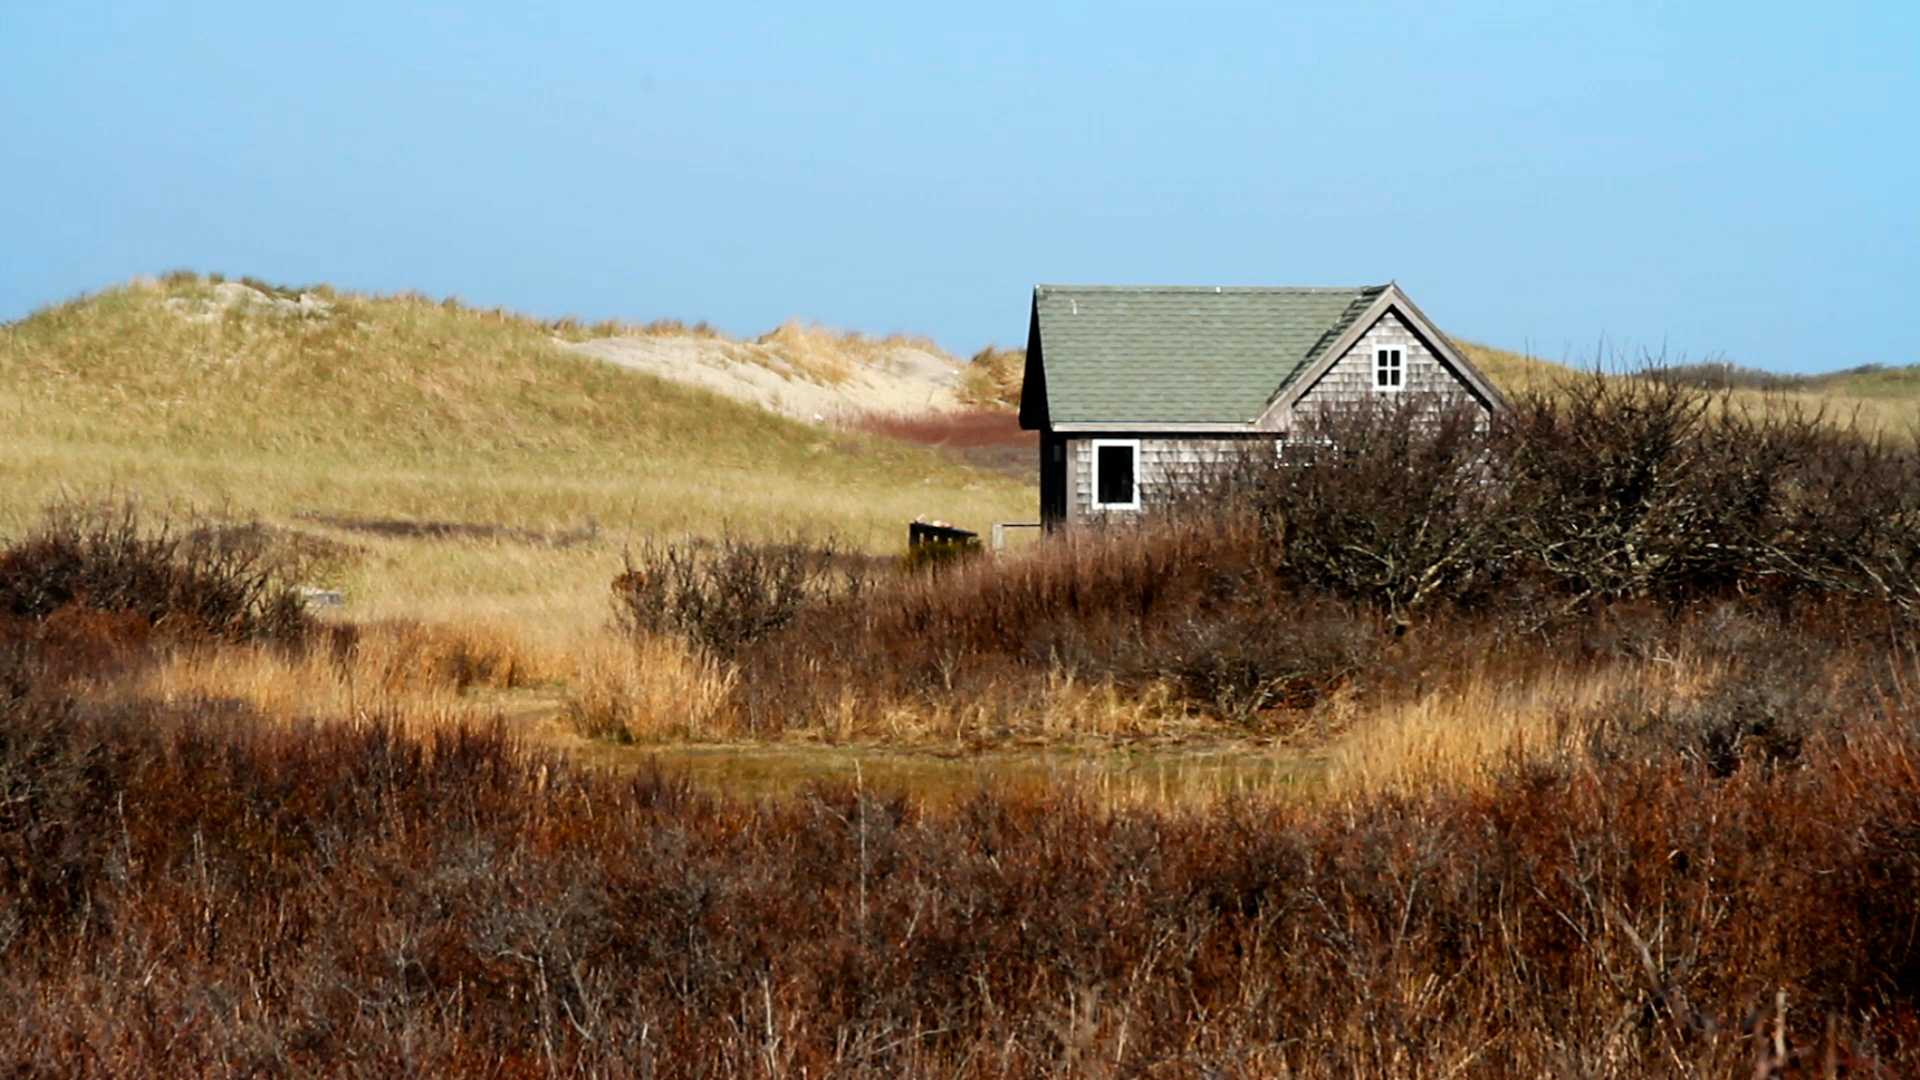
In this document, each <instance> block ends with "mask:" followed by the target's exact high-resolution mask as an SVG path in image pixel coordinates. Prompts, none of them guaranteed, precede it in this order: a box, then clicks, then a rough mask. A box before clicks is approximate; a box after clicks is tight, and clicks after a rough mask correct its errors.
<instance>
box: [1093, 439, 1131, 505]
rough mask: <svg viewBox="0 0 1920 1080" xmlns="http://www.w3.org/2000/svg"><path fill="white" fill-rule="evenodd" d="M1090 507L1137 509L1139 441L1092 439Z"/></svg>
mask: <svg viewBox="0 0 1920 1080" xmlns="http://www.w3.org/2000/svg"><path fill="white" fill-rule="evenodd" d="M1093 508H1094V509H1095V510H1138V509H1140V440H1139V439H1095V440H1093Z"/></svg>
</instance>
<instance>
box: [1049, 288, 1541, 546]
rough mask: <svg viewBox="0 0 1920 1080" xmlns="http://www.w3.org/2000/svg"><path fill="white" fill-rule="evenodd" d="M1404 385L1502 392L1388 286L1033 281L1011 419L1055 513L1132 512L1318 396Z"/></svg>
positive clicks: (1287, 428)
mask: <svg viewBox="0 0 1920 1080" xmlns="http://www.w3.org/2000/svg"><path fill="white" fill-rule="evenodd" d="M1409 393H1412V394H1421V395H1424V396H1425V398H1426V400H1430V401H1432V402H1434V403H1435V405H1436V406H1444V405H1450V404H1453V403H1457V402H1463V401H1470V402H1472V403H1473V404H1474V405H1476V406H1477V407H1479V408H1481V409H1484V410H1486V411H1487V412H1488V413H1489V414H1491V413H1493V412H1495V411H1498V410H1504V409H1506V408H1507V407H1508V406H1507V402H1506V399H1505V398H1504V397H1502V396H1501V394H1500V391H1499V390H1497V389H1495V387H1494V386H1493V384H1492V383H1491V382H1489V381H1487V378H1486V377H1485V376H1484V375H1482V374H1481V373H1480V372H1479V371H1478V370H1476V369H1475V368H1474V366H1473V365H1472V364H1471V363H1469V362H1468V360H1467V358H1466V357H1465V356H1464V355H1462V354H1461V352H1460V350H1459V349H1457V348H1455V347H1454V345H1453V343H1452V342H1450V341H1448V340H1447V338H1446V335H1444V334H1442V333H1441V332H1440V330H1439V328H1438V327H1436V326H1434V325H1433V323H1432V321H1431V320H1429V319H1428V318H1427V317H1426V315H1425V314H1423V313H1422V312H1421V311H1420V309H1419V308H1417V307H1415V306H1414V304H1413V301H1411V300H1409V299H1408V298H1407V295H1406V294H1405V293H1404V292H1402V291H1401V290H1400V287H1399V286H1398V285H1394V284H1391V283H1389V284H1386V285H1375V286H1368V287H1364V288H1231V287H1212V286H1206V287H1116V286H1061V285H1041V286H1038V287H1036V288H1035V289H1034V290H1033V311H1032V315H1031V318H1030V320H1029V322H1028V328H1027V367H1026V382H1025V385H1024V387H1023V389H1022V391H1021V398H1020V426H1021V427H1022V428H1025V429H1027V430H1029V431H1038V432H1040V516H1041V519H1042V520H1043V521H1044V522H1045V523H1046V524H1047V526H1048V527H1049V528H1056V527H1060V526H1063V525H1064V526H1072V525H1076V524H1083V523H1086V522H1090V521H1094V520H1098V519H1102V518H1112V517H1122V518H1125V517H1132V516H1134V515H1137V514H1138V513H1139V512H1140V510H1141V508H1142V507H1143V506H1148V505H1151V504H1152V502H1153V501H1154V499H1155V498H1156V497H1157V496H1164V495H1166V494H1169V493H1171V490H1172V487H1173V485H1177V484H1178V483H1180V478H1181V477H1182V476H1183V475H1185V476H1191V475H1193V474H1194V473H1195V471H1196V469H1197V468H1198V467H1201V466H1204V465H1205V464H1206V463H1208V462H1211V461H1218V460H1221V459H1222V458H1223V457H1224V456H1226V455H1228V454H1233V453H1241V452H1244V451H1245V450H1246V449H1247V448H1248V444H1249V442H1264V443H1270V444H1274V445H1276V448H1277V449H1281V450H1282V451H1283V450H1284V444H1285V442H1286V440H1287V439H1288V438H1289V436H1290V435H1294V434H1295V433H1296V432H1298V431H1300V430H1301V429H1303V428H1304V426H1305V421H1306V420H1307V419H1308V418H1309V417H1311V416H1313V415H1315V414H1317V413H1319V412H1321V411H1323V410H1327V409H1335V408H1339V407H1342V406H1352V405H1355V404H1359V403H1364V402H1369V401H1384V400H1387V398H1386V395H1398V394H1409ZM1296 437H1297V436H1296Z"/></svg>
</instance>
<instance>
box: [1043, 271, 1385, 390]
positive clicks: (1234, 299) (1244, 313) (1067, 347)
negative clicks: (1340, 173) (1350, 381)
mask: <svg viewBox="0 0 1920 1080" xmlns="http://www.w3.org/2000/svg"><path fill="white" fill-rule="evenodd" d="M1386 289H1387V286H1385V285H1375V286H1367V287H1361V288H1332V289H1329V288H1229V287H1220V288H1215V287H1212V286H1202V287H1124V286H1104V285H1102V286H1087V285H1072V286H1064V285H1041V286H1039V287H1037V288H1035V289H1034V290H1033V320H1032V330H1031V336H1032V340H1031V341H1029V342H1028V349H1029V351H1030V360H1032V359H1039V357H1036V356H1032V355H1031V354H1032V353H1044V365H1045V374H1044V379H1045V393H1046V409H1047V415H1048V418H1049V421H1050V422H1051V423H1053V424H1062V423H1067V424H1075V423H1096V422H1097V423H1111V424H1158V423H1200V424H1246V423H1250V422H1252V421H1253V420H1255V419H1256V418H1258V417H1259V416H1260V415H1261V414H1262V413H1263V412H1264V411H1265V410H1266V407H1267V405H1268V404H1269V403H1270V402H1271V401H1272V400H1273V399H1274V398H1275V397H1276V396H1277V395H1278V394H1279V393H1281V392H1282V391H1283V390H1285V389H1286V388H1287V387H1288V385H1289V384H1290V383H1292V381H1293V380H1294V379H1296V378H1297V377H1298V376H1299V375H1300V373H1301V372H1303V371H1306V370H1307V369H1308V368H1309V367H1311V366H1312V365H1313V362H1314V360H1315V359H1317V358H1318V357H1319V356H1320V355H1321V353H1322V352H1323V351H1324V350H1325V349H1326V348H1327V346H1328V345H1330V344H1332V343H1333V342H1334V341H1335V340H1336V339H1337V338H1339V337H1340V336H1341V334H1342V333H1344V332H1345V331H1346V330H1347V329H1348V328H1349V327H1350V326H1351V325H1352V324H1353V322H1354V320H1356V319H1358V318H1359V317H1360V316H1361V314H1362V313H1364V312H1365V311H1366V310H1367V308H1368V307H1369V305H1371V304H1372V302H1373V301H1374V300H1375V299H1376V298H1377V297H1379V295H1380V294H1381V293H1382V292H1384V291H1385V290H1386Z"/></svg>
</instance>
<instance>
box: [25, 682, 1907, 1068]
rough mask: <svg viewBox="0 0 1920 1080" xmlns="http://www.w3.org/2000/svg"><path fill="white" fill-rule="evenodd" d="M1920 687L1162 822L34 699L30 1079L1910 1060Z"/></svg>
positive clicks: (1077, 808)
mask: <svg viewBox="0 0 1920 1080" xmlns="http://www.w3.org/2000/svg"><path fill="white" fill-rule="evenodd" d="M1914 708H1915V702H1914V700H1913V698H1912V697H1911V695H1909V696H1908V697H1906V698H1904V699H1902V700H1900V701H1898V702H1894V703H1890V705H1889V710H1888V711H1887V712H1886V713H1885V714H1884V715H1882V716H1881V717H1879V718H1868V719H1861V720H1860V721H1858V722H1857V723H1855V724H1854V725H1853V726H1852V727H1851V728H1850V730H1848V731H1847V732H1846V733H1845V734H1844V736H1842V735H1839V734H1838V733H1834V732H1828V733H1824V734H1820V735H1817V736H1816V737H1814V738H1812V739H1810V740H1809V741H1808V743H1807V745H1806V746H1805V747H1804V748H1803V750H1802V752H1801V753H1800V754H1799V756H1798V758H1797V759H1796V760H1795V762H1794V765H1793V767H1792V768H1761V767H1740V768H1735V769H1732V770H1730V771H1727V772H1726V773H1725V775H1720V770H1718V769H1716V768H1714V767H1712V766H1711V764H1710V763H1705V762H1697V761H1693V760H1689V759H1688V758H1687V757H1685V756H1682V755H1671V754H1668V755H1659V756H1654V757H1648V756H1644V755H1634V756H1630V757H1618V758H1613V759H1608V760H1601V761H1598V762H1596V763H1594V764H1593V765H1592V766H1590V767H1585V768H1534V769H1527V770H1519V771H1514V772H1512V773H1510V774H1508V775H1507V776H1506V777H1505V778H1504V779H1502V780H1501V781H1499V782H1498V783H1496V784H1495V785H1493V786H1491V787H1490V788H1487V789H1485V790H1481V791H1478V792H1476V793H1472V794H1457V795H1448V794H1438V793H1436V794H1428V795H1423V796H1419V797H1396V798H1386V799H1379V800H1375V801H1372V802H1367V803H1362V804H1355V805H1349V806H1320V807H1315V806H1311V805H1298V804H1295V805H1285V804H1282V805H1270V804H1262V803H1242V804H1232V805H1226V806H1222V807H1218V808H1215V809H1212V810H1208V811H1204V812H1203V811H1193V812H1185V813H1172V812H1151V811H1145V810H1113V809H1102V808H1100V807H1099V806H1098V805H1097V804H1095V803H1092V802H1088V801H1083V800H1082V799H1081V798H1079V797H1078V796H1076V795H1075V794H1074V793H1072V792H1071V791H1068V792H1060V793H1056V794H1053V795H1050V796H1046V797H1033V796H1027V797H1006V796H996V795H993V794H988V793H982V794H980V795H979V796H977V797H975V798H973V799H971V800H968V801H964V802H962V803H960V804H958V805H956V806H953V807H951V808H947V809H933V808H928V807H924V806H921V805H919V804H917V803H916V802H914V801H913V800H911V799H906V798H899V797H888V798H876V797H874V796H873V795H872V794H871V793H869V792H865V791H862V790H860V789H858V788H852V787H846V786H825V787H820V788H816V789H814V790H812V791H811V792H809V793H807V794H806V795H804V796H802V797H799V798H796V799H792V800H786V801H780V802H775V801H767V802H762V803H759V804H757V805H751V806H749V805H745V804H741V803H735V802H730V801H726V800H722V799H717V798H713V797H708V796H704V795H700V794H698V793H696V792H695V791H694V790H692V789H690V788H689V787H687V786H686V785H685V784H684V783H682V782H680V781H675V780H670V779H666V778H663V777H661V776H659V775H655V774H644V773H643V774H642V775H640V776H638V777H633V778H620V777H616V776H612V775H608V774H604V773H592V772H586V771H576V770H574V769H571V768H569V767H568V766H567V765H566V763H565V762H563V761H561V760H557V759H550V758H545V757H542V756H539V755H530V754H527V753H525V752H523V751H520V750H517V749H515V748H514V747H513V745H512V744H511V743H510V742H509V741H508V740H507V739H506V737H505V736H504V735H503V734H502V732H501V731H499V730H493V731H480V732H476V731H471V730H442V731H441V732H440V733H439V734H436V735H434V736H432V737H430V738H421V737H417V736H408V735H405V734H403V733H402V732H401V731H400V730H399V728H398V727H396V726H389V725H387V724H384V723H379V722H372V723H363V724H361V725H358V726H329V727H316V728H312V729H306V730H299V729H293V730H288V729H275V730H271V731H268V730H262V729H260V728H258V727H257V726H254V725H252V724H251V723H250V722H249V721H248V719H247V718H246V717H243V716H236V717H231V718H228V719H225V720H222V719H221V718H220V717H218V716H215V715H211V714H210V713H209V711H208V710H207V709H206V708H205V707H199V708H198V709H197V710H196V712H195V714H194V715H191V716H179V715H171V716H170V715H167V714H166V712H165V709H164V707H162V706H159V705H153V706H148V707H143V708H137V709H132V710H122V711H119V712H115V713H111V714H107V713H101V712H100V711H99V710H94V709H89V708H88V707H87V706H85V705H84V704H81V703H76V702H51V703H38V704H26V703H22V702H20V701H14V702H10V703H5V704H0V1009H4V1012H5V1015H6V1017H7V1022H6V1023H5V1024H0V1072H4V1073H5V1074H6V1075H9V1076H33V1077H42V1076H62V1077H94V1076H98V1077H108V1076H111V1077H116V1078H128V1077H132V1078H138V1077H148V1076H186V1075H192V1076H240V1075H248V1076H268V1075H272V1076H317V1075H336V1074H343V1073H344V1074H352V1075H356V1076H369V1077H378V1076H418V1075H435V1076H466V1075H475V1076H482V1075H483V1076H490V1077H523V1076H525V1077H534V1076H560V1075H565V1076H582V1077H601V1076H604V1077H634V1076H651V1077H711V1076H746V1075H751V1076H800V1075H809V1076H851V1077H864V1076H872V1077H880V1076H889V1077H891V1076H929V1077H932V1076H955V1077H996V1078H999V1077H1005V1078H1018V1077H1054V1076H1088V1077H1097V1076H1172V1077H1194V1078H1199V1077H1211V1076H1241V1077H1317V1076H1325V1077H1332V1076H1435V1077H1438V1076H1457V1077H1509V1076H1548V1075H1574V1076H1589V1077H1622V1078H1624V1077H1647V1076H1671V1077H1702V1078H1704V1077H1720V1076H1732V1075H1739V1076H1749V1075H1752V1076H1771V1077H1786V1076H1799V1075H1833V1076H1859V1077H1878V1076H1894V1075H1912V1074H1913V1073H1914V1071H1915V1070H1916V1069H1920V946H1917V945H1916V942H1915V940H1914V938H1913V933H1912V929H1913V925H1914V919H1915V907H1914V897H1915V895H1916V894H1917V893H1920V780H1917V779H1916V778H1917V777H1920V714H1916V713H1915V712H1914Z"/></svg>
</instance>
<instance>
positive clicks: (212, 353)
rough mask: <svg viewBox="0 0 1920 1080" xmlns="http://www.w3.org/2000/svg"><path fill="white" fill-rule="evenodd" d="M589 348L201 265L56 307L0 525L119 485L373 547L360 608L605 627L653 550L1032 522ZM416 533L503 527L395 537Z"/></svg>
mask: <svg viewBox="0 0 1920 1080" xmlns="http://www.w3.org/2000/svg"><path fill="white" fill-rule="evenodd" d="M256 284H257V283H256ZM261 288H262V289H266V288H267V287H265V286H262V287H261ZM579 333H580V331H579V329H578V328H577V327H575V326H573V325H572V324H570V323H562V324H553V325H548V324H542V323H539V322H535V321H532V320H528V319H524V318H520V317H517V316H514V315H511V314H507V313H503V312H500V311H497V310H496V311H491V312H488V311H477V310H473V309H469V308H465V307H462V306H459V305H458V304H455V303H452V302H448V303H433V302H431V301H429V300H427V299H426V298H424V297H420V296H417V295H403V296H394V297H369V296H359V295H351V294H346V293H339V292H335V291H333V290H330V289H326V288H320V289H316V290H314V291H313V292H311V293H307V294H304V299H303V294H301V293H298V292H294V291H291V290H274V291H260V290H256V289H248V288H246V287H243V286H241V285H239V284H238V283H222V282H219V281H218V280H217V279H204V278H198V277H193V276H190V275H172V276H170V277H169V278H168V279H167V280H166V281H165V282H163V283H146V284H143V285H135V286H130V287H124V288H114V289H109V290H107V291H105V292H102V293H99V294H97V295H93V296H89V297H85V298H83V299H80V300H76V301H74V302H71V303H67V304H63V305H60V306H57V307H53V308H49V309H46V310H43V311H40V312H37V313H35V314H34V315H32V316H30V317H28V318H26V319H23V320H21V321H19V322H16V323H12V324H9V325H7V326H5V327H3V328H0V418H4V430H3V431H0V463H4V468H0V496H3V498H0V530H3V531H6V532H9V533H17V532H18V531H19V530H20V528H21V527H22V526H23V525H24V524H26V522H27V521H28V520H29V519H30V518H31V517H32V516H33V515H34V514H35V513H37V511H38V509H39V507H40V506H42V505H43V504H44V503H45V502H46V501H47V500H48V499H49V498H50V497H52V496H54V495H56V494H58V493H61V492H71V493H93V492H98V491H102V490H107V489H112V490H115V491H119V492H123V493H131V494H135V495H137V496H139V497H140V498H142V499H143V500H145V501H146V502H148V503H150V504H151V503H164V504H170V505H191V506H194V507H198V508H202V509H205V508H208V507H214V508H218V507H228V508H231V509H232V510H233V511H236V512H241V513H250V512H258V513H260V514H262V515H264V516H265V517H266V518H267V519H268V520H270V521H273V522H277V523H280V524H284V525H288V526H292V527H297V528H300V529H303V530H306V531H312V532H318V533H322V534H326V535H329V536H330V537H332V538H334V539H337V540H341V541H343V542H347V543H350V544H352V545H355V546H356V547H357V548H359V549H360V550H362V551H363V552H364V553H365V554H366V558H364V559H361V560H359V561H358V562H357V563H356V564H355V566H354V567H352V568H349V569H347V570H345V571H343V574H344V575H345V576H344V578H343V580H342V581H341V582H340V583H341V584H346V585H348V586H349V587H352V588H355V589H356V590H357V591H358V593H359V594H360V595H359V599H360V600H361V601H362V602H363V604H366V605H371V607H370V608H369V607H364V606H363V607H362V608H361V610H371V611H373V612H378V613H388V612H402V611H405V612H415V613H426V614H432V613H433V611H434V609H435V608H437V607H446V606H451V607H453V608H461V607H464V606H468V605H469V604H470V603H471V602H478V601H484V600H489V599H491V600H501V599H503V598H511V597H521V598H528V599H532V598H539V597H545V598H547V599H549V600H555V601H561V602H564V603H565V604H571V603H572V602H573V600H575V599H577V598H578V597H577V596H576V595H573V594H578V593H581V592H590V593H592V595H593V597H594V599H593V601H592V604H593V608H594V611H595V612H596V614H597V613H599V612H600V611H601V610H603V607H604V605H603V604H602V602H601V600H600V599H599V598H600V596H601V595H602V594H603V593H604V589H605V582H606V580H607V578H608V577H610V576H611V574H612V572H613V570H614V569H615V568H617V564H618V555H619V551H620V550H621V548H622V546H623V545H624V544H626V543H627V542H629V541H630V540H631V539H633V538H634V537H637V536H641V535H647V534H658V533H679V532H693V533H697V534H703V535H706V534H715V533H719V532H721V531H734V532H740V533H745V534H748V535H774V534H779V533H783V532H785V531H787V530H790V529H801V530H808V531H811V532H814V533H822V532H828V531H832V532H835V533H838V534H839V535H841V536H843V537H846V538H848V539H849V540H851V541H852V542H853V543H855V544H859V545H864V546H867V547H869V548H872V549H876V550H890V549H892V548H894V547H896V546H898V544H899V543H900V539H901V534H902V532H903V526H904V524H905V522H906V521H908V520H910V519H911V518H913V517H914V516H916V515H918V514H928V515H932V516H935V517H940V518H945V519H949V520H953V521H955V522H958V523H961V524H966V525H980V526H984V525H986V524H987V523H989V522H991V521H994V520H1003V519H1011V518H1024V517H1027V516H1030V515H1031V514H1032V511H1033V495H1032V493H1031V491H1030V489H1029V487H1028V486H1027V485H1025V484H1022V483H1021V482H1020V481H1018V480H1015V479H1012V478H1009V477H1006V476H1002V475H996V474H994V473H991V472H988V471H984V470H975V469H971V468H968V467H966V466H964V465H962V464H959V463H956V462H955V461H953V460H952V459H951V458H949V457H943V456H940V455H937V454H934V453H931V452H928V451H925V450H922V449H918V448H914V447H909V446H904V445H902V444H900V443H898V442H895V441H893V440H887V439H882V438H875V437H872V436H867V435H857V434H848V433H839V432H831V431H826V430H822V429H820V428H817V427H812V426H808V425H805V424H800V423H795V422H792V421H789V420H785V419H782V418H780V417H777V416H774V415H771V414H769V413H767V412H765V411H763V410H759V409H755V408H752V407H748V406H745V405H741V404H739V403H736V402H733V401H729V400H726V399H723V398H720V397H717V396H714V395H711V394H708V393H705V392H703V391H698V390H694V389H690V388H687V387H684V386H681V385H679V384H674V383H668V382H663V381H660V380H658V379H654V378H650V377H647V376H644V375H638V374H635V373H632V372H629V371H623V370H620V369H617V368H615V367H613V366H611V365H607V364H604V363H601V362H598V361H594V360H590V359H586V358H582V357H578V356H575V355H571V354H569V353H567V352H566V351H564V350H563V349H561V348H559V347H558V340H557V339H558V337H559V336H569V335H570V336H576V337H577V336H579ZM343 521H346V522H361V523H363V524H364V523H365V522H368V521H373V522H379V523H384V525H385V532H378V531H368V530H367V529H365V528H360V529H354V528H344V529H343V528H339V527H337V523H339V522H343ZM325 522H333V523H336V524H335V525H328V524H325ZM420 522H458V523H463V524H469V525H475V524H477V525H486V526H499V527H500V529H499V530H498V531H497V533H496V534H494V535H492V536H488V535H486V534H485V530H467V531H466V533H465V535H464V536H463V537H456V538H455V539H453V540H447V539H445V538H444V536H443V537H442V539H440V540H438V541H435V542H422V541H420V540H417V539H414V540H409V539H404V538H403V539H396V538H395V537H394V535H393V534H394V533H395V532H402V531H405V529H406V526H405V524H404V523H420ZM588 536H591V539H590V540H586V542H581V543H573V544H571V545H570V546H566V547H556V546H555V545H552V544H541V543H538V542H530V541H538V540H539V539H540V538H542V537H549V538H551V537H564V538H567V539H569V540H583V539H585V538H586V537H588ZM556 591H557V593H558V594H567V595H565V596H564V597H562V596H556V595H555V594H556ZM509 606H511V605H509Z"/></svg>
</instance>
